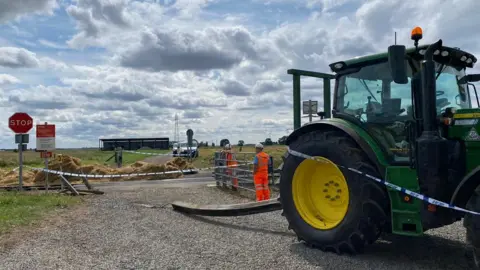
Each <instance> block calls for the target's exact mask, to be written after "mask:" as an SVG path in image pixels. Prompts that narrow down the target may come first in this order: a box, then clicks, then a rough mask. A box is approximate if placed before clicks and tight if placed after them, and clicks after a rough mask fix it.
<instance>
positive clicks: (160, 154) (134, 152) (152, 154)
mask: <svg viewBox="0 0 480 270" xmlns="http://www.w3.org/2000/svg"><path fill="white" fill-rule="evenodd" d="M123 152H126V153H132V154H141V155H148V156H176V157H189V156H191V155H189V154H173V153H152V152H140V151H130V150H123Z"/></svg>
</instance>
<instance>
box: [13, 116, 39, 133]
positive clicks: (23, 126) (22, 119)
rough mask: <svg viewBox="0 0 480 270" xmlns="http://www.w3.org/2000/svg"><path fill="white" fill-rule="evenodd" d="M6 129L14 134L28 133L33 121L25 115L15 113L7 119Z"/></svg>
mask: <svg viewBox="0 0 480 270" xmlns="http://www.w3.org/2000/svg"><path fill="white" fill-rule="evenodd" d="M8 127H9V128H10V129H11V130H13V132H15V133H28V131H30V129H32V127H33V119H32V117H30V115H28V114H27V113H24V112H17V113H14V114H13V115H12V116H10V118H8Z"/></svg>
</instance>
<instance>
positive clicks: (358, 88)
mask: <svg viewBox="0 0 480 270" xmlns="http://www.w3.org/2000/svg"><path fill="white" fill-rule="evenodd" d="M428 46H429V45H423V46H417V47H413V48H409V49H406V57H405V60H402V61H404V64H405V66H406V69H405V71H406V74H405V75H406V78H405V81H403V82H402V83H396V82H395V81H394V78H393V76H392V72H391V71H392V69H391V66H390V65H391V63H390V62H389V57H388V53H380V54H376V55H371V56H364V57H357V58H354V59H350V60H347V61H340V62H335V63H332V64H330V68H331V69H332V71H334V72H335V73H336V74H337V76H336V84H335V92H334V101H333V110H332V114H333V117H335V118H343V119H345V120H347V121H351V122H355V123H357V124H358V125H359V126H362V127H364V128H365V129H366V130H367V131H368V132H369V133H370V134H371V135H372V136H373V137H374V138H375V140H377V142H378V143H379V144H380V145H381V146H382V148H383V151H384V152H385V153H386V155H387V156H388V158H389V159H390V161H391V162H392V163H408V162H410V158H409V151H410V147H409V145H410V141H411V140H410V139H409V128H411V127H413V126H409V125H414V121H415V120H416V119H417V120H418V119H421V118H422V110H423V108H422V100H421V99H422V90H421V88H422V85H421V84H422V82H421V73H420V70H421V62H422V61H423V59H424V56H425V52H426V49H427V48H428ZM433 60H434V65H435V83H436V92H435V107H436V110H435V111H436V115H437V117H438V120H439V121H441V119H443V116H445V114H446V113H447V114H448V113H451V112H455V111H456V112H459V113H460V112H466V111H468V112H471V111H472V109H473V108H478V107H479V105H480V104H479V102H478V96H477V92H476V89H475V86H474V85H473V84H470V89H469V83H470V82H471V81H473V79H472V78H473V77H472V76H470V77H469V76H466V68H471V67H473V65H474V64H475V62H476V61H477V59H476V58H475V57H474V56H473V55H471V54H469V53H467V52H464V51H462V50H460V49H458V48H450V47H445V46H442V49H441V50H436V51H435V52H434V53H433ZM397 65H398V63H397ZM415 106H416V107H415ZM474 111H477V109H475V110H474ZM478 111H479V112H480V110H478ZM444 122H445V123H448V124H451V123H452V122H446V121H444ZM442 130H443V129H442ZM443 135H444V136H445V137H448V130H447V132H446V134H443ZM412 139H415V138H412Z"/></svg>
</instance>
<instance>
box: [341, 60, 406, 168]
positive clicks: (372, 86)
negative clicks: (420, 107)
mask: <svg viewBox="0 0 480 270" xmlns="http://www.w3.org/2000/svg"><path fill="white" fill-rule="evenodd" d="M407 66H408V67H409V68H410V66H409V65H407ZM408 76H409V80H408V83H407V84H396V83H395V82H393V80H392V78H391V75H390V68H389V66H388V63H387V62H384V63H379V64H375V65H371V66H366V67H363V68H362V69H361V70H360V71H358V72H355V73H351V74H346V75H344V76H342V77H340V78H339V79H338V81H337V89H336V90H337V95H336V99H335V101H336V102H335V110H336V111H338V112H341V113H344V114H348V115H351V116H354V117H356V118H357V119H359V120H360V121H361V122H363V123H364V124H365V126H366V127H367V128H368V130H369V133H370V134H371V135H372V136H373V137H374V138H376V140H377V141H378V142H379V143H380V144H381V145H382V146H383V148H384V149H385V150H386V152H387V153H388V154H389V155H390V156H391V157H392V158H393V159H395V160H397V161H408V143H407V142H406V140H407V139H406V129H405V123H406V121H407V120H410V119H413V112H412V94H411V93H412V91H411V86H410V85H411V70H409V74H408Z"/></svg>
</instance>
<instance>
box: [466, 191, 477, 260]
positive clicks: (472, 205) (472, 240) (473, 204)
mask: <svg viewBox="0 0 480 270" xmlns="http://www.w3.org/2000/svg"><path fill="white" fill-rule="evenodd" d="M466 208H467V210H470V211H474V212H477V213H478V212H480V186H478V187H477V188H476V189H475V191H474V192H473V194H472V196H471V197H470V199H469V200H468V202H467V206H466ZM463 226H464V227H465V229H466V230H467V231H466V242H467V244H468V251H469V253H470V254H469V255H472V257H473V263H474V267H475V268H474V269H480V216H479V215H473V214H469V213H467V214H466V215H465V217H464V219H463Z"/></svg>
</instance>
